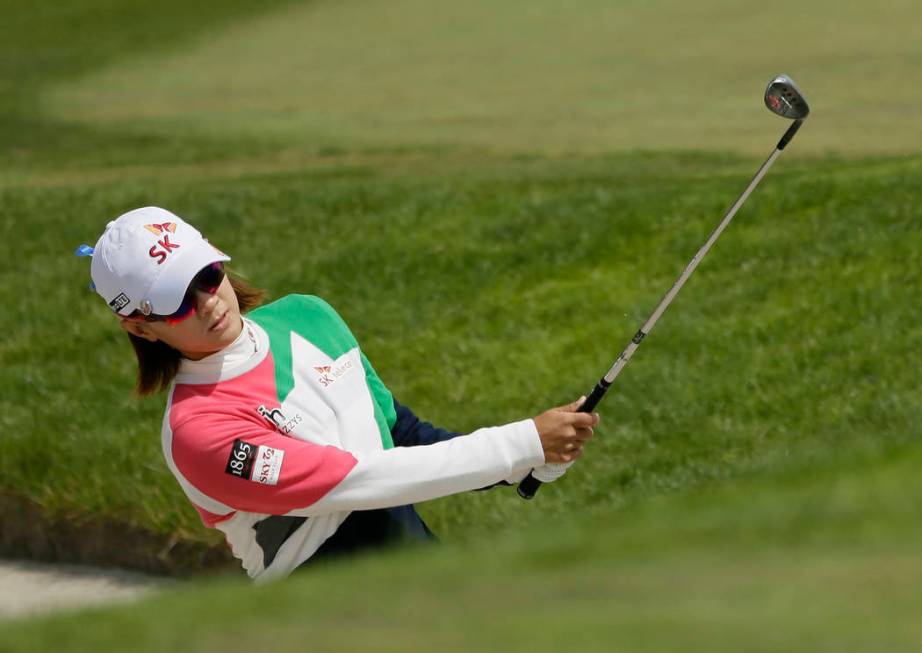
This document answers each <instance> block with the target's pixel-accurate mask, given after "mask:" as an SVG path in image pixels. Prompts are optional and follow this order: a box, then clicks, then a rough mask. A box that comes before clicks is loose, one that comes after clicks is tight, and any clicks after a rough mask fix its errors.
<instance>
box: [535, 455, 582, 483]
mask: <svg viewBox="0 0 922 653" xmlns="http://www.w3.org/2000/svg"><path fill="white" fill-rule="evenodd" d="M575 462H576V461H575V460H571V461H570V462H568V463H547V464H544V465H541V467H535V469H534V471H532V473H531V475H532V476H534V477H535V478H536V479H538V480H539V481H541V482H542V483H553V482H554V481H556V480H557V479H558V478H560V477H561V476H563V475H564V474H566V473H567V470H568V469H570V465H572V464H573V463H575Z"/></svg>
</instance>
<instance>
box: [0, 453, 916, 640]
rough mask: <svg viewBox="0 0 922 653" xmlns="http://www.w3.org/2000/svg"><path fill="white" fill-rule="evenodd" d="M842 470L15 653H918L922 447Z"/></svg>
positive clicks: (692, 497) (104, 620) (169, 610)
mask: <svg viewBox="0 0 922 653" xmlns="http://www.w3.org/2000/svg"><path fill="white" fill-rule="evenodd" d="M837 458H839V460H838V461H837V462H838V463H839V465H838V466H837V469H836V471H834V472H831V471H830V469H829V466H819V468H817V469H816V470H815V471H814V473H812V474H809V475H802V474H796V475H779V476H776V477H774V478H771V479H765V478H763V479H760V480H749V481H743V482H740V481H735V482H730V483H722V484H721V486H720V487H719V489H717V488H714V489H710V490H707V491H702V492H693V493H686V494H684V495H682V496H673V497H670V498H665V499H664V498H660V499H653V500H650V501H647V502H645V503H644V505H643V506H638V507H635V508H633V509H630V510H626V511H614V512H613V511H610V510H605V511H588V512H587V511H584V510H582V511H579V514H577V513H576V512H574V513H572V514H571V515H570V516H569V517H566V516H557V517H556V518H555V519H554V526H555V528H547V527H543V528H531V529H528V530H522V531H519V532H517V533H511V532H506V533H505V534H504V535H501V536H499V537H497V538H493V539H494V541H493V542H491V544H490V545H489V546H483V545H480V546H459V545H452V546H445V547H440V548H437V549H409V550H406V549H405V550H402V551H399V552H394V553H390V554H382V555H377V556H374V557H370V558H365V559H362V560H358V561H355V562H352V563H350V564H349V565H334V566H330V567H328V568H317V569H314V570H312V571H311V573H310V574H308V573H304V574H302V575H298V576H294V577H292V578H290V579H288V580H286V581H284V582H281V583H278V584H274V585H271V586H269V587H261V588H255V589H254V588H252V587H250V586H249V585H247V584H245V581H241V580H231V579H222V580H217V581H210V582H207V583H202V582H200V583H196V584H194V585H188V586H186V587H183V588H181V589H178V590H175V591H170V592H168V593H164V594H162V595H159V596H155V597H152V598H149V599H147V600H145V601H143V602H141V603H139V604H137V605H131V606H123V607H119V608H108V609H99V610H94V611H84V612H80V613H75V614H73V615H64V616H56V617H48V618H41V619H32V620H28V621H24V622H20V623H18V624H10V625H8V626H7V627H6V628H5V629H4V632H3V638H2V640H0V650H3V651H7V650H8V651H26V650H55V651H62V652H63V651H87V650H118V649H120V648H121V647H123V646H124V645H125V642H126V641H127V638H130V641H131V648H132V650H135V651H139V652H144V651H162V650H169V649H171V648H176V649H180V650H183V651H202V652H205V651H218V650H223V649H226V648H227V647H228V646H234V647H257V646H263V647H265V646H267V645H268V646H271V647H272V649H273V650H278V651H282V652H286V651H292V652H294V651H302V650H304V647H305V646H308V645H309V646H310V648H311V649H312V650H322V651H344V652H345V651H356V650H375V651H382V652H389V651H407V650H425V649H431V648H433V647H438V648H439V649H441V650H448V651H470V650H504V651H559V650H561V649H562V648H566V647H573V648H578V649H579V650H586V651H626V652H627V651H630V652H635V651H643V652H647V651H651V652H652V651H675V650H677V649H680V648H682V649H692V650H709V651H726V652H728V653H729V652H735V651H740V650H745V651H756V652H768V651H792V652H800V651H803V652H809V653H817V652H826V651H829V652H836V653H839V652H852V651H854V652H859V651H868V650H886V651H912V650H917V649H918V648H919V646H920V645H922V625H920V622H919V620H918V619H917V615H918V611H919V609H920V607H922V605H920V599H919V593H918V591H917V588H918V584H919V582H920V581H922V564H920V559H919V556H918V548H919V546H920V544H922V530H920V526H919V520H918V504H917V500H916V498H917V497H918V495H919V492H920V491H922V485H920V480H919V479H920V477H919V474H918V468H919V465H920V464H922V448H920V447H919V446H918V444H916V445H915V446H913V447H910V448H900V449H897V450H894V451H892V452H891V454H890V455H888V456H883V457H873V458H864V459H862V460H861V461H860V462H858V461H851V462H848V461H845V460H842V457H841V456H837ZM897 533H898V534H899V537H898V538H894V535H895V534H897ZM87 624H92V628H87Z"/></svg>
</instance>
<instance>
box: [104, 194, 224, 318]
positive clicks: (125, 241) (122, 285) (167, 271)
mask: <svg viewBox="0 0 922 653" xmlns="http://www.w3.org/2000/svg"><path fill="white" fill-rule="evenodd" d="M229 260H231V259H230V257H229V256H227V255H226V254H225V253H224V252H222V251H221V250H219V249H217V248H216V247H215V246H214V245H212V244H210V243H209V242H208V241H207V240H205V239H204V238H203V237H202V234H200V233H199V231H198V230H197V229H196V228H195V227H193V226H192V225H190V224H189V223H187V222H186V221H185V220H183V219H182V218H180V217H179V216H177V215H175V214H173V213H170V212H169V211H167V210H166V209H161V208H158V207H156V206H147V207H144V208H141V209H135V210H133V211H129V212H128V213H125V214H123V215H120V216H119V217H118V218H116V219H115V220H113V221H112V222H110V223H109V224H108V225H106V230H105V231H104V232H103V234H102V236H100V237H99V240H98V241H97V243H96V247H95V248H94V249H93V259H92V263H91V264H90V276H92V278H93V285H94V286H96V292H98V293H99V294H100V295H101V296H102V298H103V299H104V300H106V303H107V304H109V307H110V308H111V309H112V310H113V311H115V312H116V313H118V314H119V315H131V314H132V313H133V312H134V311H136V310H138V311H140V312H141V313H143V314H145V315H150V314H155V315H170V314H171V313H174V312H175V311H176V310H177V309H178V308H179V305H180V304H182V300H183V297H184V296H185V294H186V290H187V289H188V288H189V284H190V283H191V282H192V279H193V278H194V277H195V275H196V274H198V272H199V271H200V270H201V269H202V268H204V267H207V266H209V265H211V264H212V263H217V262H219V261H229Z"/></svg>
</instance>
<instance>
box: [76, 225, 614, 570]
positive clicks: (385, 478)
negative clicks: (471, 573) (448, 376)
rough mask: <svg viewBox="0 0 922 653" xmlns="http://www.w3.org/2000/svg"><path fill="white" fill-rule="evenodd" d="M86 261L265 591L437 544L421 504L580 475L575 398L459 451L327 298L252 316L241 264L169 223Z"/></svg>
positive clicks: (207, 512) (193, 487)
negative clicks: (371, 556) (345, 564)
mask: <svg viewBox="0 0 922 653" xmlns="http://www.w3.org/2000/svg"><path fill="white" fill-rule="evenodd" d="M78 251H81V252H82V253H84V254H88V255H91V256H92V264H91V275H92V278H93V283H94V285H95V288H96V291H97V292H98V293H99V294H100V295H101V296H102V298H103V299H104V300H105V301H106V303H107V304H108V305H109V307H110V308H111V309H112V310H113V311H114V312H115V314H116V315H117V317H118V318H119V324H120V325H121V327H122V329H124V330H125V331H127V332H128V335H129V337H130V340H131V344H132V345H133V347H134V350H135V354H136V355H137V359H138V390H139V392H140V393H141V394H150V393H153V392H155V391H157V390H161V389H168V390H169V394H168V398H167V405H166V412H165V415H164V419H163V432H162V440H163V453H164V456H165V457H166V462H167V465H168V466H169V468H170V471H172V472H173V475H174V476H175V477H176V479H177V481H179V484H180V486H181V487H182V489H183V491H184V492H185V494H186V496H187V497H188V498H189V500H190V501H191V502H192V505H193V506H194V507H195V509H196V510H197V511H198V512H199V514H200V515H201V518H202V520H203V521H204V523H205V525H206V526H209V527H211V528H217V529H219V530H221V531H223V532H224V534H225V535H226V537H227V541H228V543H229V544H230V547H231V550H232V551H233V554H234V555H235V556H236V557H237V558H239V559H240V560H241V562H242V564H243V567H244V568H245V569H246V571H247V573H248V574H249V575H250V576H251V577H253V578H255V579H258V580H268V579H272V578H278V577H282V576H285V575H287V574H289V573H290V572H291V571H292V570H294V569H295V568H297V567H299V566H300V565H302V564H304V563H305V562H307V561H308V560H316V559H318V558H321V557H325V556H328V555H332V554H338V553H343V552H348V551H353V550H357V549H361V548H365V547H368V546H374V545H380V544H384V543H389V542H393V541H399V540H404V539H427V538H429V537H431V533H430V532H429V530H428V528H427V527H426V525H425V524H424V523H423V522H422V520H421V519H420V518H419V516H418V515H417V514H416V511H415V510H414V509H413V506H412V504H413V503H415V502H417V501H425V500H427V499H435V498H437V497H442V496H446V495H449V494H454V493H457V492H465V491H468V490H475V489H479V488H484V487H487V486H490V485H495V484H499V483H503V482H507V483H515V482H518V481H519V480H521V479H522V478H523V477H524V476H525V475H526V474H527V473H528V472H529V471H530V470H531V469H532V468H533V467H538V466H541V465H544V464H545V463H566V462H570V461H573V460H575V459H576V458H578V457H579V456H580V455H581V453H582V447H583V443H584V442H585V441H586V440H588V439H589V438H590V437H591V436H592V427H593V426H594V425H595V424H596V423H597V422H598V416H597V415H590V414H585V413H578V412H576V408H577V407H578V405H579V402H576V403H574V404H570V405H568V406H563V407H560V408H554V409H551V410H549V411H547V412H544V413H542V414H541V415H538V416H537V417H535V418H534V419H525V420H522V421H520V422H513V423H511V424H506V425H503V426H495V427H491V428H483V429H479V430H477V431H475V432H473V433H471V434H470V435H464V436H461V437H456V436H457V435H458V434H456V433H449V432H447V431H443V430H441V429H437V428H434V427H433V426H431V425H429V424H426V423H423V422H420V421H419V420H418V419H417V418H416V417H415V416H414V415H413V413H412V412H411V411H410V410H409V409H407V408H406V407H405V406H401V405H400V404H398V403H397V402H396V401H395V400H394V398H393V397H392V396H391V393H390V392H389V391H388V389H387V387H386V386H385V385H384V383H383V382H382V381H381V379H380V378H379V377H378V375H377V374H376V373H375V370H374V368H373V367H372V366H371V363H369V361H368V359H367V358H366V357H365V355H364V353H362V349H361V347H360V346H359V344H358V343H357V342H356V340H355V337H354V336H353V335H352V333H351V332H350V331H349V328H348V327H347V326H346V324H345V323H344V322H343V320H342V318H340V316H339V315H337V313H336V312H335V311H334V310H333V309H332V308H331V307H330V306H329V305H328V304H327V303H326V302H324V301H323V300H321V299H319V298H317V297H311V296H306V295H289V296H287V297H283V298H282V299H280V300H278V301H276V302H273V303H271V304H268V305H265V306H260V307H259V308H256V306H257V305H259V304H260V301H261V298H262V293H261V291H258V290H256V289H254V288H252V287H250V286H248V285H247V284H246V283H244V282H242V281H241V280H239V279H236V278H235V277H233V276H232V275H230V274H228V273H226V272H225V270H224V267H223V264H224V262H226V261H229V260H230V257H229V256H227V255H226V254H224V253H223V252H221V251H219V250H218V249H216V248H215V247H214V246H212V245H211V244H209V243H208V241H207V240H205V239H204V238H203V237H202V235H201V234H200V233H199V232H198V231H197V230H196V229H195V228H193V227H192V226H190V225H189V224H187V223H186V222H184V221H183V220H182V219H181V218H179V217H178V216H176V215H174V214H172V213H170V212H169V211H166V210H164V209H160V208H156V207H147V208H142V209H137V210H134V211H130V212H128V213H126V214H124V215H122V216H120V217H119V218H118V219H116V220H114V221H113V222H110V223H109V224H108V225H107V226H106V230H105V232H104V233H103V234H102V236H101V237H100V238H99V241H98V242H97V243H96V246H95V248H93V249H92V250H91V249H90V248H89V247H86V246H83V247H82V248H81V250H78ZM250 309H253V310H250ZM244 313H246V316H244V315H243V314H244Z"/></svg>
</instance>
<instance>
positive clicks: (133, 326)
mask: <svg viewBox="0 0 922 653" xmlns="http://www.w3.org/2000/svg"><path fill="white" fill-rule="evenodd" d="M118 325H119V326H120V327H122V329H123V330H124V331H127V332H128V333H130V334H131V335H133V336H138V337H139V338H144V339H145V340H150V341H151V342H157V340H158V338H157V336H155V335H154V334H153V333H151V331H150V329H148V328H147V324H145V323H144V322H137V321H136V320H128V319H125V318H122V319H120V320H119V321H118Z"/></svg>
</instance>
